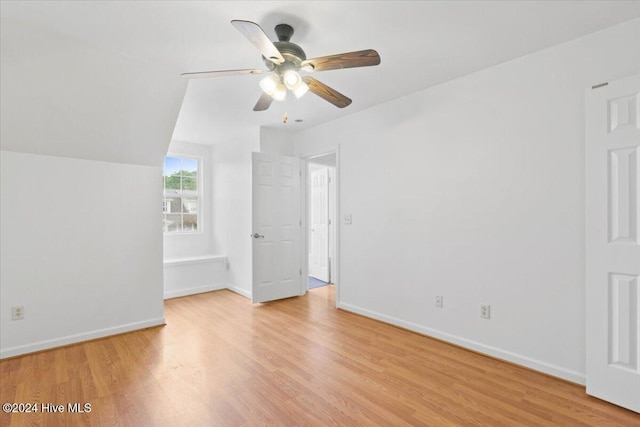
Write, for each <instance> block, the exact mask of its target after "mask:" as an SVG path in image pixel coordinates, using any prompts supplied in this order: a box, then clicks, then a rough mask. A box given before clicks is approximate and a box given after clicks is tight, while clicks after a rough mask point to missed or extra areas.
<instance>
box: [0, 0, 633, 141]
mask: <svg viewBox="0 0 640 427" xmlns="http://www.w3.org/2000/svg"><path fill="white" fill-rule="evenodd" d="M637 17H640V2H634V1H585V2H581V1H531V2H515V1H492V2H485V1H442V2H440V1H429V2H427V1H292V2H281V1H253V2H249V1H215V2H214V1H210V2H206V1H204V2H188V1H175V2H169V1H158V2H151V1H140V2H98V1H87V2H75V1H74V2H5V1H3V2H2V17H1V19H2V21H1V23H2V26H3V32H2V38H3V39H4V40H7V38H8V40H9V41H7V42H5V41H3V45H2V47H3V48H2V60H3V61H5V62H6V61H10V60H12V58H15V55H16V54H15V52H14V50H15V49H14V48H15V43H13V44H12V42H11V40H16V39H18V38H20V39H21V40H22V41H21V42H20V50H21V51H28V50H29V49H34V48H35V45H36V44H37V43H36V42H33V43H28V42H26V41H25V37H24V34H25V33H33V34H39V33H42V34H47V37H48V38H49V40H48V43H49V44H51V45H55V39H56V38H58V37H59V39H60V40H69V39H72V40H76V41H77V42H78V43H79V44H81V45H82V46H84V47H86V48H87V49H94V50H95V51H97V52H107V53H108V55H109V57H111V58H116V57H117V58H118V60H120V61H126V60H130V61H131V62H132V63H136V64H141V63H144V64H146V66H144V67H143V66H138V67H132V68H131V73H132V74H133V73H144V74H140V75H135V76H134V75H132V76H131V79H133V80H132V82H133V81H139V80H140V79H141V78H147V79H148V80H153V79H154V78H156V77H157V76H154V74H155V73H158V75H161V74H162V75H163V76H164V75H167V76H169V77H170V76H174V77H170V78H168V79H164V80H162V82H163V84H165V85H166V86H165V87H166V90H167V91H175V90H176V88H177V90H180V91H181V90H183V89H182V88H183V87H184V85H185V82H184V81H183V79H181V78H180V76H179V74H180V73H182V72H192V71H209V70H223V69H236V68H264V64H263V63H262V60H261V55H260V54H259V52H258V51H257V50H256V49H255V48H254V47H253V46H252V45H251V44H250V43H249V42H248V41H247V40H246V39H245V38H244V37H243V36H242V35H241V34H240V33H239V32H238V31H237V30H236V29H235V28H234V27H233V26H232V25H231V24H230V21H231V20H232V19H243V20H249V21H254V22H256V23H258V24H260V25H261V26H262V28H263V29H264V30H265V32H266V33H267V35H269V36H270V37H271V38H272V39H275V34H274V32H273V27H274V26H275V25H276V24H278V23H282V22H284V23H288V24H290V25H292V26H293V27H294V29H295V34H294V35H293V38H292V40H291V41H292V42H294V43H296V44H299V45H300V46H302V47H303V49H304V50H305V52H306V54H307V57H309V58H313V57H317V56H324V55H330V54H335V53H341V52H348V51H354V50H361V49H368V48H372V49H376V50H377V51H378V52H379V54H380V57H381V60H382V62H381V64H380V65H379V66H377V67H367V68H355V69H346V70H333V71H325V72H318V73H315V74H314V77H315V78H317V79H318V80H320V81H322V82H324V83H326V84H328V85H329V86H331V87H333V88H335V89H337V90H338V91H340V92H342V93H344V94H345V95H347V96H349V97H350V98H352V99H353V104H351V105H350V106H348V107H346V108H345V109H338V108H336V107H334V106H333V105H331V104H329V103H327V102H326V101H323V100H322V99H320V98H318V97H316V96H315V95H313V94H311V93H309V94H307V95H305V96H304V97H303V98H301V99H300V100H296V99H295V98H294V97H292V96H289V99H288V101H287V104H285V103H278V102H274V103H273V104H272V106H271V108H270V109H269V110H268V111H266V112H253V111H252V108H253V106H254V104H255V102H256V101H257V99H258V97H259V96H260V89H259V87H258V81H259V80H260V78H261V77H260V76H259V75H247V76H234V77H224V78H215V79H202V80H192V81H190V82H189V84H188V86H187V90H186V94H185V96H184V101H183V102H182V107H181V109H180V113H179V116H178V117H177V125H176V127H175V130H174V133H173V138H174V139H176V140H181V141H191V142H197V143H206V144H210V143H216V142H225V141H232V140H234V139H237V138H239V137H242V135H243V134H244V133H252V134H253V135H256V134H257V131H256V129H257V128H258V127H259V126H269V127H278V128H281V129H284V130H291V131H296V130H300V129H302V128H306V127H310V126H314V125H318V124H320V123H323V122H326V121H329V120H333V119H336V118H339V117H342V116H344V115H347V114H351V113H354V112H356V111H360V110H362V109H365V108H369V107H372V106H374V105H376V104H380V103H383V102H386V101H389V100H391V99H394V98H398V97H402V96H405V95H408V94H411V93H413V92H415V91H419V90H422V89H425V88H428V87H430V86H433V85H436V84H440V83H443V82H445V81H448V80H451V79H455V78H457V77H460V76H463V75H466V74H469V73H473V72H476V71H478V70H482V69H484V68H487V67H490V66H493V65H496V64H499V63H502V62H505V61H508V60H511V59H514V58H517V57H520V56H523V55H526V54H529V53H532V52H535V51H538V50H541V49H544V48H547V47H550V46H553V45H557V44H560V43H563V42H566V41H569V40H572V39H575V38H578V37H580V36H583V35H585V34H588V33H592V32H595V31H598V30H600V29H603V28H606V27H610V26H612V25H615V24H618V23H621V22H624V21H627V20H630V19H634V18H637ZM36 38H37V37H36ZM9 51H12V52H13V53H14V56H9V55H5V52H9ZM76 59H77V58H76ZM77 60H78V61H82V58H80V59H77ZM108 65H109V64H108V63H107V64H105V66H108ZM40 71H41V72H42V78H43V79H47V78H50V77H49V76H47V73H46V70H40ZM119 78H125V77H122V76H119ZM156 80H158V81H159V79H156ZM167 82H169V83H167ZM3 83H4V82H3ZM12 83H13V82H12ZM16 83H18V82H16ZM125 86H126V85H125ZM112 90H117V87H113V88H112ZM156 90H163V89H162V87H160V88H157V89H156ZM161 99H162V97H159V99H158V100H161ZM72 101H73V99H71V100H70V102H72ZM96 102H100V100H99V99H96ZM4 106H5V104H3V108H4ZM107 110H108V108H107ZM171 111H174V110H171ZM285 111H287V112H288V116H289V122H288V123H287V124H283V123H282V116H283V114H284V112H285ZM163 114H164V115H165V116H166V111H165V112H164V113H163ZM160 116H162V114H160V113H158V114H157V117H155V118H156V119H159V118H160ZM163 119H165V120H166V118H165V117H164V116H163ZM295 119H302V120H304V121H303V122H302V123H296V122H295ZM171 126H173V123H171Z"/></svg>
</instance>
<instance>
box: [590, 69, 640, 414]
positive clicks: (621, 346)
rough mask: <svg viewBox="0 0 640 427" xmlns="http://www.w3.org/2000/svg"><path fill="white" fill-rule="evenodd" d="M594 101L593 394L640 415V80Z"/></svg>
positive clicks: (613, 87)
mask: <svg viewBox="0 0 640 427" xmlns="http://www.w3.org/2000/svg"><path fill="white" fill-rule="evenodd" d="M586 102H587V110H586V113H587V117H586V123H587V128H586V221H587V222H586V225H587V228H586V245H587V251H586V261H587V269H586V280H587V289H586V296H587V393H588V394H590V395H592V396H595V397H599V398H601V399H604V400H607V401H609V402H612V403H615V404H616V405H619V406H623V407H625V408H628V409H631V410H632V411H636V412H640V289H639V288H640V285H639V284H638V281H639V280H638V278H639V276H640V234H639V232H640V229H639V225H640V196H639V194H638V192H639V189H640V75H637V76H634V77H631V78H627V79H623V80H617V81H614V82H610V83H609V84H607V85H604V86H601V87H595V88H594V89H590V90H589V91H588V93H587V96H586Z"/></svg>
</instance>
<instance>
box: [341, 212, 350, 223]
mask: <svg viewBox="0 0 640 427" xmlns="http://www.w3.org/2000/svg"><path fill="white" fill-rule="evenodd" d="M343 218H344V224H345V225H351V214H344V217H343Z"/></svg>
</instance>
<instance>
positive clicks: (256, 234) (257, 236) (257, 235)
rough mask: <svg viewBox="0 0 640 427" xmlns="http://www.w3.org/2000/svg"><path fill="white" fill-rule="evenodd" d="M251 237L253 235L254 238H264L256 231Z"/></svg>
mask: <svg viewBox="0 0 640 427" xmlns="http://www.w3.org/2000/svg"><path fill="white" fill-rule="evenodd" d="M251 237H253V238H254V239H264V236H263V235H262V234H258V233H253V234H252V235H251Z"/></svg>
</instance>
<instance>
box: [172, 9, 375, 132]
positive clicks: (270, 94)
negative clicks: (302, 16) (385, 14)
mask: <svg viewBox="0 0 640 427" xmlns="http://www.w3.org/2000/svg"><path fill="white" fill-rule="evenodd" d="M231 24H232V25H233V26H234V27H235V28H236V29H237V30H238V31H240V33H242V35H244V36H245V37H246V38H247V40H249V42H251V44H253V45H254V46H255V47H257V48H258V50H259V51H260V52H261V53H262V58H263V60H264V63H265V65H266V66H267V68H268V69H267V70H264V71H263V70H254V69H243V70H221V71H204V72H196V73H183V74H182V76H183V77H185V78H189V79H196V78H207V77H223V76H229V75H243V74H262V73H269V74H268V75H267V76H266V77H264V78H263V79H262V80H260V83H259V85H260V88H261V89H262V91H263V92H264V93H263V94H262V95H261V96H260V99H259V100H258V102H257V103H256V105H255V107H253V110H254V111H264V110H266V109H268V108H269V106H270V105H271V101H273V100H274V99H275V100H276V101H283V100H284V99H285V98H286V97H287V89H288V90H290V91H291V92H293V94H294V95H295V97H296V98H300V97H302V96H303V95H304V94H305V93H307V92H308V91H311V92H312V93H314V94H315V95H317V96H319V97H320V98H322V99H324V100H325V101H328V102H330V103H331V104H333V105H335V106H336V107H338V108H344V107H346V106H347V105H349V104H351V99H349V98H348V97H346V96H345V95H343V94H341V93H340V92H338V91H337V90H335V89H332V88H331V87H329V86H327V85H325V84H324V83H321V82H319V81H318V80H316V79H314V78H312V77H310V76H304V77H301V76H300V74H299V72H300V71H303V72H313V71H325V70H335V69H339V68H354V67H368V66H372V65H378V64H379V63H380V56H379V55H378V52H376V51H375V50H373V49H367V50H361V51H357V52H347V53H341V54H337V55H330V56H324V57H320V58H313V59H307V56H306V54H305V52H304V50H303V49H302V48H301V47H300V46H298V45H297V44H295V43H291V42H290V41H289V40H291V37H292V36H293V32H294V31H293V27H291V26H290V25H288V24H278V25H276V26H275V33H276V35H277V36H278V41H277V42H272V41H271V40H270V39H269V37H268V36H267V35H266V34H265V32H264V31H263V30H262V28H260V26H259V25H258V24H256V23H255V22H251V21H240V20H234V21H231ZM285 121H286V120H285Z"/></svg>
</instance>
